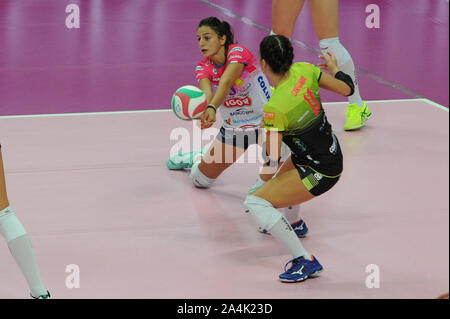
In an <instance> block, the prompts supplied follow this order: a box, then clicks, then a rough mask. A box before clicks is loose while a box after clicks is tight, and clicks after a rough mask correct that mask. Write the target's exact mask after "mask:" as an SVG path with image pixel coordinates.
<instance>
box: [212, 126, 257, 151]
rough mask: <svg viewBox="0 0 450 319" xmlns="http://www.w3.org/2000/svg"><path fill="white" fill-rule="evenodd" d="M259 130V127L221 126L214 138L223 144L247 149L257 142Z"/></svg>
mask: <svg viewBox="0 0 450 319" xmlns="http://www.w3.org/2000/svg"><path fill="white" fill-rule="evenodd" d="M261 132H262V130H261V129H260V128H256V129H255V128H248V129H229V128H224V127H223V126H222V127H221V129H220V132H219V134H217V137H216V138H217V139H218V140H219V141H221V142H222V143H224V144H229V145H233V146H234V147H239V148H243V149H244V150H247V148H248V147H249V146H250V145H252V144H258V138H259V136H260V135H261Z"/></svg>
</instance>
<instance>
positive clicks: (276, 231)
mask: <svg viewBox="0 0 450 319" xmlns="http://www.w3.org/2000/svg"><path fill="white" fill-rule="evenodd" d="M244 206H245V207H246V208H247V212H248V214H249V215H250V216H251V217H252V218H253V220H254V221H255V222H256V224H257V225H258V227H260V229H266V230H267V231H268V232H270V234H271V235H272V236H273V237H275V238H276V239H277V240H278V241H280V242H281V243H282V244H283V245H284V246H285V247H286V248H287V249H288V250H289V252H290V253H291V254H292V256H293V257H294V258H297V257H300V256H304V257H305V258H306V259H311V256H310V255H309V254H308V252H307V251H306V249H305V248H304V247H303V245H302V243H301V241H300V239H299V238H298V237H297V235H296V234H295V232H294V230H293V229H292V227H291V225H290V224H289V222H288V221H287V220H286V218H284V216H283V215H282V214H281V213H280V212H279V211H278V210H277V209H275V208H274V207H273V205H272V204H271V203H270V202H268V201H266V200H265V199H263V198H261V197H258V196H253V195H248V196H247V198H246V199H245V202H244Z"/></svg>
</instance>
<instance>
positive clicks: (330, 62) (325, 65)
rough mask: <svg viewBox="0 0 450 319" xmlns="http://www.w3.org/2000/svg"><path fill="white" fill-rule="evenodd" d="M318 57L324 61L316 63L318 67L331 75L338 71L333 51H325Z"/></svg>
mask: <svg viewBox="0 0 450 319" xmlns="http://www.w3.org/2000/svg"><path fill="white" fill-rule="evenodd" d="M319 58H321V59H322V60H325V61H326V62H322V63H319V64H317V66H318V67H319V68H321V69H323V70H326V71H328V72H329V73H330V74H331V75H332V76H334V75H335V74H336V73H338V72H339V68H338V65H337V60H336V57H335V56H334V55H333V53H331V52H327V54H324V55H321V56H319Z"/></svg>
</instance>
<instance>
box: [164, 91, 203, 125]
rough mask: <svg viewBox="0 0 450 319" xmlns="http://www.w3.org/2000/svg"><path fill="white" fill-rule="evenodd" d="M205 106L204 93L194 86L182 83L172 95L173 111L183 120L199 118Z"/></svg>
mask: <svg viewBox="0 0 450 319" xmlns="http://www.w3.org/2000/svg"><path fill="white" fill-rule="evenodd" d="M206 106H207V103H206V96H205V93H204V92H203V91H202V90H200V89H199V88H198V87H196V86H192V85H184V86H182V87H180V88H179V89H178V90H176V91H175V93H174V94H173V97H172V110H173V112H174V113H175V115H176V116H177V117H178V118H180V119H182V120H185V121H190V120H193V119H197V118H199V117H200V115H201V114H202V112H203V111H204V110H205V109H206Z"/></svg>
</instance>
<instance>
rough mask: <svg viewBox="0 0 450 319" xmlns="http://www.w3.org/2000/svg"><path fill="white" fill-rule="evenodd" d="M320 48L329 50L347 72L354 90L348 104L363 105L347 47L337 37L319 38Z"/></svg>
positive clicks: (324, 50)
mask: <svg viewBox="0 0 450 319" xmlns="http://www.w3.org/2000/svg"><path fill="white" fill-rule="evenodd" d="M319 44H320V49H321V50H322V53H323V54H326V52H327V51H330V52H331V53H333V54H334V56H335V57H336V60H337V62H338V66H339V68H340V69H341V71H342V72H344V73H346V74H348V75H349V76H350V77H351V78H352V81H353V84H354V85H355V92H354V93H353V94H352V95H351V96H349V97H348V102H349V103H350V104H356V105H358V106H359V107H364V105H363V101H362V99H361V95H360V94H359V84H358V79H357V77H356V70H355V64H354V63H353V59H352V56H351V55H350V53H349V52H348V51H347V49H346V48H345V47H344V46H343V45H342V44H341V42H340V41H339V38H328V39H323V40H320V42H319Z"/></svg>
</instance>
